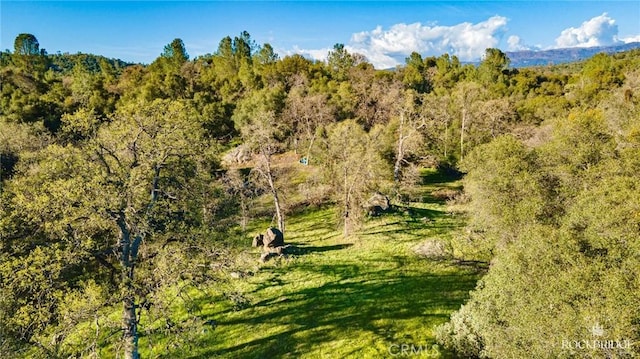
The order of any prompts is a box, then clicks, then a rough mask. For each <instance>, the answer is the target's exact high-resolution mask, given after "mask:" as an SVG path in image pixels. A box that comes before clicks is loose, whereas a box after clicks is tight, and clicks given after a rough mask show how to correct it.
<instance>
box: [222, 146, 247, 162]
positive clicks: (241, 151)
mask: <svg viewBox="0 0 640 359" xmlns="http://www.w3.org/2000/svg"><path fill="white" fill-rule="evenodd" d="M250 160H251V151H249V149H248V148H247V147H246V146H244V145H240V146H238V147H236V148H234V149H232V150H231V151H229V152H228V153H227V154H225V155H224V156H223V157H222V161H223V162H225V163H228V164H236V163H238V164H241V163H245V162H248V161H250Z"/></svg>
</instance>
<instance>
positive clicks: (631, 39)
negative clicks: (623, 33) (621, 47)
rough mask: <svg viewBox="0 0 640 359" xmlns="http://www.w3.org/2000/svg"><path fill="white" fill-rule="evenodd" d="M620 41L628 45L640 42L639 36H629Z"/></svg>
mask: <svg viewBox="0 0 640 359" xmlns="http://www.w3.org/2000/svg"><path fill="white" fill-rule="evenodd" d="M620 40H622V42H624V43H625V44H628V43H631V42H640V35H636V36H629V37H625V38H622V39H620Z"/></svg>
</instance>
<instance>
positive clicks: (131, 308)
mask: <svg viewBox="0 0 640 359" xmlns="http://www.w3.org/2000/svg"><path fill="white" fill-rule="evenodd" d="M117 224H118V227H119V228H120V243H119V249H120V265H121V266H122V286H123V288H122V291H123V294H124V297H123V299H122V304H123V312H122V329H123V338H122V340H123V341H124V357H125V359H139V358H140V353H139V352H138V318H137V316H136V298H135V288H134V286H133V279H134V277H133V274H134V265H135V260H136V257H137V255H138V248H139V246H140V242H141V241H142V240H141V238H140V237H138V236H136V238H135V239H134V240H133V242H131V231H130V229H129V227H128V225H127V223H126V221H125V218H124V213H122V212H120V214H119V216H118V218H117Z"/></svg>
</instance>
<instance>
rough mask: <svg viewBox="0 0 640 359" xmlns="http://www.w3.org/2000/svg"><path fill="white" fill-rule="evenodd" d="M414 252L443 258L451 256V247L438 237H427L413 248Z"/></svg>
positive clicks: (428, 256)
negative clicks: (427, 238)
mask: <svg viewBox="0 0 640 359" xmlns="http://www.w3.org/2000/svg"><path fill="white" fill-rule="evenodd" d="M413 250H414V252H415V253H416V254H418V255H420V256H423V257H426V258H429V259H433V260H443V259H449V258H451V257H452V248H451V246H450V245H449V244H447V243H446V242H445V241H442V240H439V239H429V240H426V241H424V242H423V243H421V244H419V245H417V246H415V247H414V248H413Z"/></svg>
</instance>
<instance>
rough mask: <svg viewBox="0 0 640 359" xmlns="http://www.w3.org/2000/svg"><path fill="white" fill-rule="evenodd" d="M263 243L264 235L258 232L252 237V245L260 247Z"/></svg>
mask: <svg viewBox="0 0 640 359" xmlns="http://www.w3.org/2000/svg"><path fill="white" fill-rule="evenodd" d="M263 245H264V235H263V234H258V235H257V236H255V237H253V242H251V246H252V247H262V246H263Z"/></svg>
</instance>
